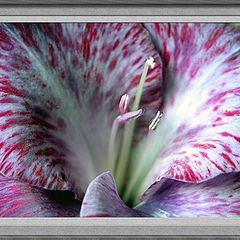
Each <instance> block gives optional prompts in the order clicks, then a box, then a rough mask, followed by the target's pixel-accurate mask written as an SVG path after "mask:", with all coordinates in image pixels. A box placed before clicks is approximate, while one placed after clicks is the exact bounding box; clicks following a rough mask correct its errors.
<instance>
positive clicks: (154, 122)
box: [148, 111, 163, 131]
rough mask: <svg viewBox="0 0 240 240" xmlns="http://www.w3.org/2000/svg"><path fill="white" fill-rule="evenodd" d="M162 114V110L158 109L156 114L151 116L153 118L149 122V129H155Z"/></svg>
mask: <svg viewBox="0 0 240 240" xmlns="http://www.w3.org/2000/svg"><path fill="white" fill-rule="evenodd" d="M162 115H163V112H160V111H158V112H157V114H156V116H155V117H154V118H153V120H152V121H151V123H150V124H149V127H148V129H149V130H153V131H154V130H156V128H157V126H158V124H159V122H160V120H161V117H162Z"/></svg>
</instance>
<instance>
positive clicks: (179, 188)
mask: <svg viewBox="0 0 240 240" xmlns="http://www.w3.org/2000/svg"><path fill="white" fill-rule="evenodd" d="M136 209H137V210H139V211H142V212H144V213H146V214H149V215H151V216H155V217H157V216H162V212H164V211H166V212H168V213H170V214H171V215H172V216H176V217H238V216H239V215H240V174H239V173H228V174H221V175H219V176H217V177H215V178H213V179H210V180H208V181H205V182H202V183H198V184H194V183H185V182H180V181H176V180H171V179H168V180H167V182H166V184H165V188H164V189H162V190H160V191H159V192H157V193H155V195H154V196H152V197H151V198H150V199H148V200H147V201H146V202H144V203H142V204H141V205H139V206H138V207H137V208H136Z"/></svg>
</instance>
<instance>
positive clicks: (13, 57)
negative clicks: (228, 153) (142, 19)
mask: <svg viewBox="0 0 240 240" xmlns="http://www.w3.org/2000/svg"><path fill="white" fill-rule="evenodd" d="M149 56H153V57H154V59H155V61H156V62H157V66H156V67H155V68H154V70H152V71H149V74H148V78H147V82H146V88H145V91H144V94H143V104H142V105H143V106H144V105H145V107H146V108H147V109H148V112H147V113H146V114H145V115H146V118H145V121H146V120H147V119H149V118H151V115H153V114H154V112H155V111H156V109H158V108H159V105H160V102H161V99H160V89H161V71H162V65H161V61H160V57H159V55H158V53H157V52H156V50H155V49H154V46H153V44H152V43H151V40H150V37H149V34H148V33H147V31H146V30H145V29H144V28H143V27H142V25H137V24H100V23H99V24H16V25H13V24H8V25H4V24H2V25H1V26H0V57H1V60H0V104H1V105H0V130H1V136H0V156H1V157H0V171H1V172H3V173H4V174H5V175H6V176H8V177H14V178H17V179H20V180H21V181H24V182H28V183H29V184H31V185H34V186H39V187H44V188H47V189H64V190H66V189H73V188H76V185H77V188H78V191H81V190H82V189H85V188H86V186H87V185H88V183H89V182H90V181H91V180H92V179H93V178H94V177H95V176H96V175H97V173H98V172H102V170H104V169H105V165H106V163H105V162H103V159H106V158H105V157H104V154H106V145H107V144H108V137H109V134H110V126H111V124H112V121H113V119H114V118H115V117H116V116H117V114H118V103H119V100H120V97H121V96H122V95H123V94H125V93H128V95H129V96H130V98H131V99H132V98H133V96H134V94H135V92H136V88H137V83H138V81H139V79H140V75H141V73H142V69H143V65H144V62H145V60H146V59H147V58H148V57H149ZM149 95H151V98H149V97H148V96H149ZM92 146H94V148H93V147H92Z"/></svg>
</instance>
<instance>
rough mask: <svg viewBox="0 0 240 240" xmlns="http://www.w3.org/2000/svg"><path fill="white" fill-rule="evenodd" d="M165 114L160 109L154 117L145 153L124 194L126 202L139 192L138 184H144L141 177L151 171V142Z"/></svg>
mask: <svg viewBox="0 0 240 240" xmlns="http://www.w3.org/2000/svg"><path fill="white" fill-rule="evenodd" d="M162 115H163V112H161V111H158V112H157V114H156V116H155V117H154V118H153V119H152V121H151V123H150V125H149V127H148V129H149V132H148V135H147V139H146V142H145V147H144V151H143V154H142V155H141V158H140V160H139V162H138V165H137V166H136V169H135V171H134V175H133V178H132V179H130V181H129V184H128V185H127V189H126V191H125V193H124V195H123V199H124V200H125V202H129V201H131V200H130V197H131V195H133V194H135V195H137V194H138V189H139V188H137V187H136V186H137V185H138V186H139V185H140V186H141V184H142V182H141V179H144V177H145V176H146V174H147V172H148V171H149V168H150V166H152V162H151V161H149V159H151V158H148V156H149V152H150V149H151V144H152V142H153V141H154V138H155V132H154V131H155V130H156V128H157V126H158V124H159V122H160V120H161V117H162Z"/></svg>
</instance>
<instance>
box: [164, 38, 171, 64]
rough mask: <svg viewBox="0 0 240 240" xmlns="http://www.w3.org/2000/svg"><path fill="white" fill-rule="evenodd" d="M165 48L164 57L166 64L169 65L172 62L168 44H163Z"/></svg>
mask: <svg viewBox="0 0 240 240" xmlns="http://www.w3.org/2000/svg"><path fill="white" fill-rule="evenodd" d="M163 48H164V52H163V56H164V59H165V62H166V64H167V65H168V64H169V61H170V54H169V52H168V50H167V42H164V43H163Z"/></svg>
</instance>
